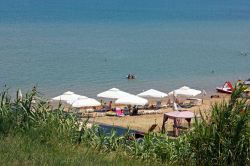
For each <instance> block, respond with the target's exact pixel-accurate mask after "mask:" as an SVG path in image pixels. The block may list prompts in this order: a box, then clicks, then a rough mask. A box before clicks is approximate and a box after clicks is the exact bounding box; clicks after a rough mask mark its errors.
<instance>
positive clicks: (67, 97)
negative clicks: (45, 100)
mask: <svg viewBox="0 0 250 166" xmlns="http://www.w3.org/2000/svg"><path fill="white" fill-rule="evenodd" d="M79 97H80V95H78V94H75V93H74V92H71V91H67V92H65V93H63V94H62V95H60V96H57V97H54V98H52V101H64V102H72V101H75V100H77V99H78V98H79Z"/></svg>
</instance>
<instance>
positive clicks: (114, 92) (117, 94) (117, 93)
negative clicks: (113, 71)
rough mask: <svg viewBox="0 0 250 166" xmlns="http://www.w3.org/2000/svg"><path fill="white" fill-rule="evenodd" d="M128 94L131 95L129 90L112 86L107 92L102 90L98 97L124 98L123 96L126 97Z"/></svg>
mask: <svg viewBox="0 0 250 166" xmlns="http://www.w3.org/2000/svg"><path fill="white" fill-rule="evenodd" d="M128 95H131V94H129V93H127V92H123V91H121V90H120V89H117V88H112V89H109V90H107V91H105V92H102V93H99V94H98V95H97V97H101V98H108V99H119V98H122V97H126V96H128Z"/></svg>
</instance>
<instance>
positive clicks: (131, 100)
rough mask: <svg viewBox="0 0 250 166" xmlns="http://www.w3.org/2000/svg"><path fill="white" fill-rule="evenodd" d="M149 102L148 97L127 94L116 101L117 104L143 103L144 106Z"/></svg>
mask: <svg viewBox="0 0 250 166" xmlns="http://www.w3.org/2000/svg"><path fill="white" fill-rule="evenodd" d="M147 103H148V100H147V99H144V98H142V97H139V96H135V95H127V96H124V97H121V98H119V99H117V100H116V101H115V104H125V105H141V106H144V105H146V104H147Z"/></svg>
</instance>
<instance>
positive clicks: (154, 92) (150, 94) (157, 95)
mask: <svg viewBox="0 0 250 166" xmlns="http://www.w3.org/2000/svg"><path fill="white" fill-rule="evenodd" d="M137 96H140V97H145V98H157V99H160V98H164V97H167V96H168V95H167V94H166V93H163V92H161V91H158V90H155V89H149V90H147V91H144V92H142V93H139V94H138V95H137Z"/></svg>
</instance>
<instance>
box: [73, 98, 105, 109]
mask: <svg viewBox="0 0 250 166" xmlns="http://www.w3.org/2000/svg"><path fill="white" fill-rule="evenodd" d="M69 104H71V105H72V107H75V108H81V107H96V106H100V105H101V103H100V102H98V101H97V100H96V99H92V98H88V97H86V96H80V97H79V98H78V99H77V100H75V101H73V102H70V103H69Z"/></svg>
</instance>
